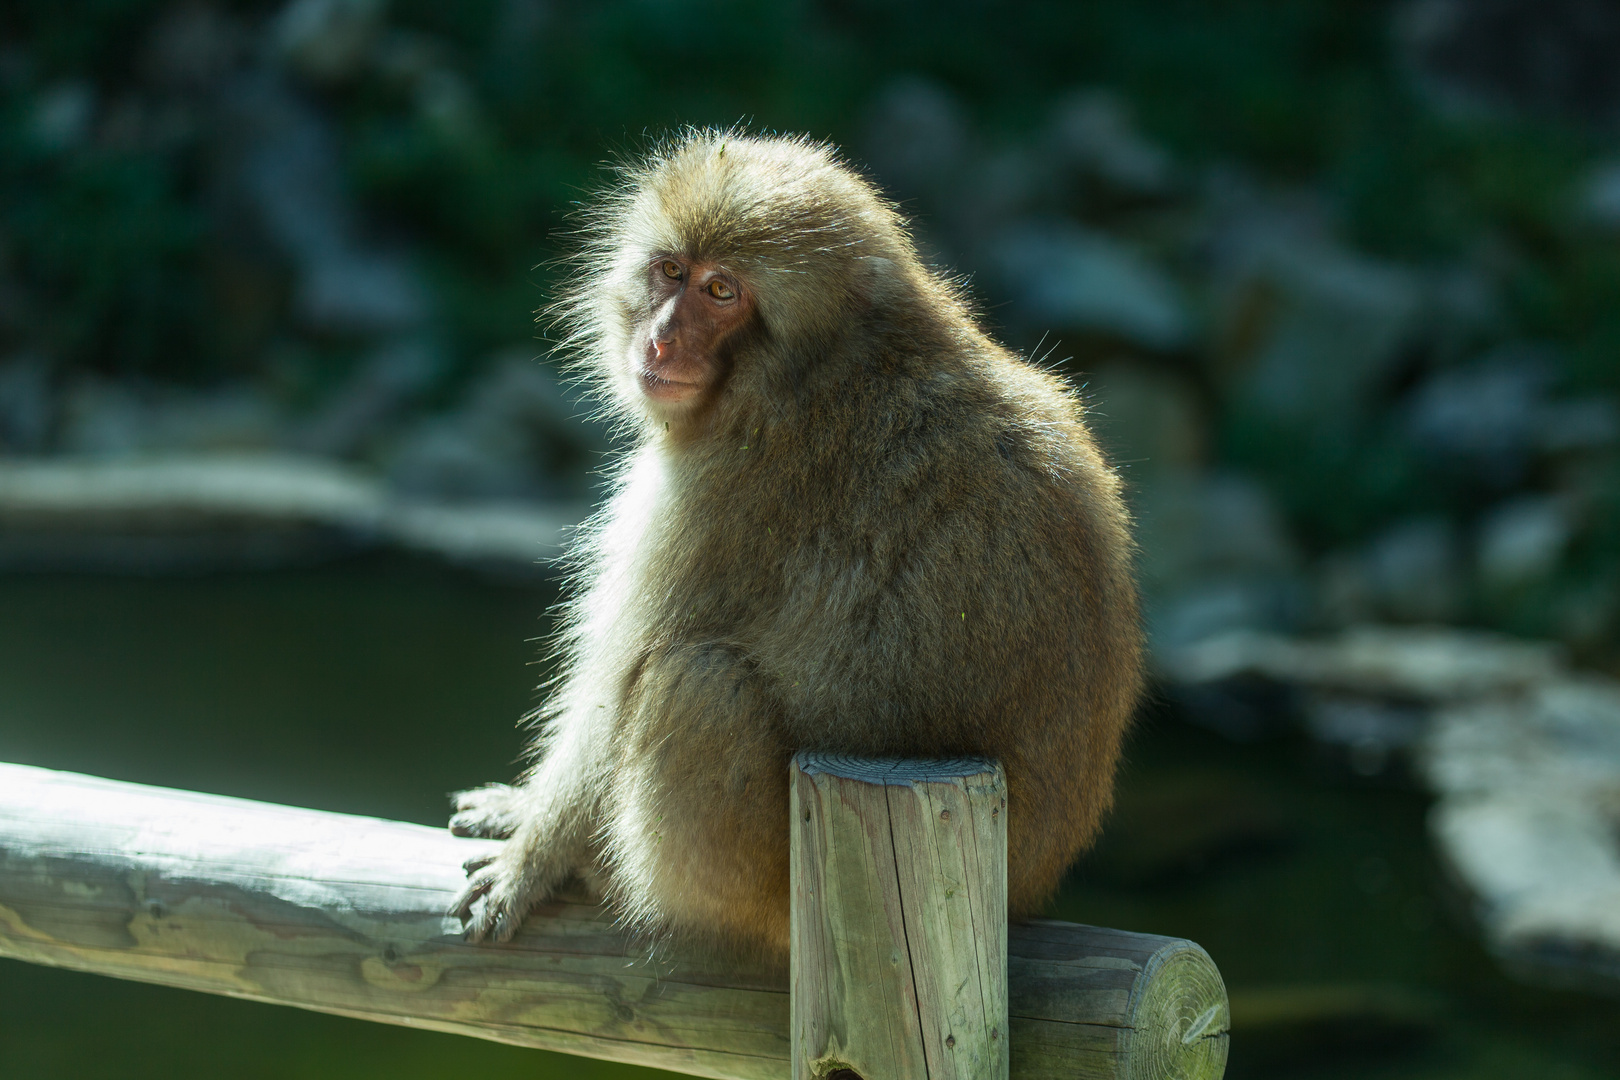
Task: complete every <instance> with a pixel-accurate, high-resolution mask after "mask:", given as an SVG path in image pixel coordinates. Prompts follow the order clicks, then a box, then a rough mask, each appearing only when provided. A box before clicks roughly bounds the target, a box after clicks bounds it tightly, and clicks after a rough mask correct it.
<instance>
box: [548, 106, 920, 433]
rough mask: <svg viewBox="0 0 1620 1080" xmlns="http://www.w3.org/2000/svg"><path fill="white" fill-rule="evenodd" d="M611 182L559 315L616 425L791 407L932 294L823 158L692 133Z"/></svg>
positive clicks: (884, 224)
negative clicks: (833, 363) (844, 356)
mask: <svg viewBox="0 0 1620 1080" xmlns="http://www.w3.org/2000/svg"><path fill="white" fill-rule="evenodd" d="M621 179H622V182H621V184H620V185H619V186H618V187H617V188H615V189H614V190H613V191H611V192H609V193H608V194H607V195H606V197H605V198H604V199H603V200H602V201H601V203H600V204H599V205H598V206H597V207H596V209H595V210H594V211H591V212H588V213H589V216H588V217H587V224H586V228H585V230H584V236H585V241H586V243H585V245H584V250H583V252H582V255H581V258H580V260H579V264H580V270H581V272H580V273H579V274H578V275H577V277H576V280H575V282H574V285H573V287H572V288H571V289H570V290H569V291H568V293H567V294H566V295H565V296H564V297H563V299H562V301H561V302H560V303H559V305H558V314H559V315H560V316H561V321H562V323H563V325H564V326H565V328H566V329H567V331H568V338H567V343H568V344H571V345H573V346H574V348H575V351H576V354H577V355H579V356H580V357H581V358H583V359H584V360H585V361H587V363H588V364H589V366H590V367H591V368H592V369H594V373H595V374H596V375H597V376H599V377H601V378H602V379H603V380H604V381H605V383H606V386H607V387H608V388H609V390H610V391H611V393H610V395H609V396H610V397H611V399H612V401H613V403H614V405H615V406H617V409H618V411H620V412H621V413H622V414H624V415H626V416H629V417H640V418H642V419H643V420H644V421H648V422H651V423H652V424H653V425H654V426H655V427H659V428H664V429H669V428H671V427H673V428H674V429H675V430H676V431H680V430H681V429H683V428H690V427H692V426H693V425H696V424H698V423H700V422H702V421H703V420H704V419H705V418H707V417H712V416H715V415H717V414H720V415H723V414H724V413H725V412H726V411H727V406H728V404H732V403H736V402H754V403H758V402H762V401H766V402H777V403H780V402H786V401H788V400H791V398H792V396H793V394H794V388H795V386H796V385H797V384H799V383H801V382H802V381H803V380H804V379H805V378H806V377H808V376H809V375H811V374H812V373H813V371H814V369H815V368H816V366H817V365H818V364H821V363H824V362H826V360H827V358H828V357H832V356H835V355H837V353H838V345H839V341H840V339H841V338H842V337H843V336H844V335H846V334H849V333H852V332H855V328H856V327H857V326H859V325H861V324H863V323H865V322H867V321H868V319H869V317H870V316H871V315H872V314H873V313H874V312H875V311H881V310H882V309H892V308H893V307H894V306H895V305H903V304H905V303H906V302H907V300H908V298H915V297H916V296H917V295H918V294H919V291H921V290H925V289H927V287H928V284H929V283H930V282H931V281H932V279H931V277H930V276H929V275H927V273H926V271H924V270H923V269H922V267H921V264H920V263H919V262H918V260H917V256H916V253H915V250H914V249H913V247H912V244H911V240H910V238H909V237H908V236H907V234H906V230H905V226H904V225H903V223H902V222H901V220H900V218H899V216H898V214H897V213H896V212H895V210H894V208H893V207H892V206H891V205H890V204H889V203H888V202H886V201H885V200H884V199H883V198H882V197H881V196H880V195H879V194H878V192H877V191H876V189H875V188H873V187H872V185H871V184H870V183H868V182H867V181H866V180H864V179H862V178H861V177H860V176H859V175H858V174H856V173H855V172H854V171H853V170H852V169H850V168H849V167H848V166H846V165H844V164H843V163H842V162H840V161H839V160H838V158H837V156H836V154H835V153H834V151H833V150H832V149H831V148H830V147H828V146H826V145H824V144H820V143H815V142H812V141H810V140H808V139H805V138H761V137H754V136H747V135H743V134H740V133H738V132H736V131H730V132H722V131H712V130H710V131H691V132H687V133H686V134H685V135H683V136H681V137H679V138H677V139H673V140H671V141H670V142H668V143H666V144H664V145H661V146H659V147H658V148H656V149H655V150H654V151H653V152H652V153H651V154H649V155H648V156H647V157H646V158H645V159H644V160H642V161H640V162H638V163H636V164H633V165H629V166H626V167H624V168H623V169H622V170H621Z"/></svg>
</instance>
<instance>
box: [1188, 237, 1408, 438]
mask: <svg viewBox="0 0 1620 1080" xmlns="http://www.w3.org/2000/svg"><path fill="white" fill-rule="evenodd" d="M1233 254H1234V255H1235V256H1236V258H1235V259H1234V260H1233V262H1232V263H1230V264H1228V265H1227V266H1226V267H1224V268H1222V269H1221V270H1220V271H1218V273H1219V275H1220V276H1222V277H1225V278H1226V279H1227V283H1226V284H1225V285H1224V287H1223V288H1222V289H1221V290H1220V292H1221V293H1222V294H1223V301H1222V304H1221V306H1222V309H1223V312H1224V314H1223V315H1222V316H1221V321H1222V322H1223V323H1224V324H1225V325H1226V326H1227V327H1228V330H1227V332H1226V334H1225V336H1226V338H1227V340H1228V342H1229V343H1230V344H1231V346H1233V352H1234V353H1235V355H1234V354H1229V355H1228V356H1227V357H1226V360H1225V366H1226V367H1227V368H1228V369H1229V370H1233V371H1234V372H1239V373H1241V374H1239V375H1237V377H1236V378H1235V385H1236V387H1237V392H1238V393H1240V394H1241V395H1242V396H1243V397H1244V399H1245V401H1247V402H1249V403H1251V404H1252V405H1254V406H1256V407H1258V408H1259V409H1260V410H1261V411H1263V412H1265V413H1267V414H1269V415H1271V416H1274V417H1277V418H1279V419H1281V420H1285V421H1288V422H1292V423H1315V424H1320V425H1326V426H1329V427H1337V426H1342V425H1343V424H1345V423H1346V422H1348V421H1350V420H1353V419H1354V418H1355V417H1356V416H1358V415H1362V414H1364V413H1365V412H1366V411H1367V409H1368V408H1369V407H1370V406H1371V405H1373V404H1374V403H1375V401H1376V397H1377V394H1378V392H1379V391H1380V390H1381V389H1382V387H1383V386H1384V385H1385V383H1386V382H1387V381H1388V379H1389V378H1390V376H1391V374H1392V372H1393V370H1394V368H1395V366H1396V365H1397V363H1398V362H1399V361H1400V359H1401V356H1402V353H1403V350H1404V348H1405V347H1406V346H1408V345H1409V344H1410V343H1411V342H1412V340H1413V337H1414V335H1415V334H1416V332H1417V331H1418V329H1419V326H1420V316H1421V315H1422V313H1423V308H1424V299H1425V296H1424V291H1423V286H1422V282H1421V281H1420V279H1419V278H1418V276H1417V275H1415V274H1414V273H1412V272H1411V271H1409V270H1406V269H1404V268H1401V267H1397V266H1394V265H1391V264H1387V263H1382V262H1378V261H1376V260H1373V259H1369V258H1366V257H1363V256H1360V255H1357V254H1353V253H1352V252H1350V251H1348V250H1346V249H1343V248H1339V247H1336V246H1332V245H1329V244H1323V243H1317V242H1311V241H1303V240H1301V239H1300V238H1298V237H1294V236H1290V235H1288V234H1287V233H1284V232H1275V233H1273V234H1272V236H1271V237H1270V238H1269V239H1268V238H1267V237H1266V236H1265V234H1264V233H1261V234H1259V235H1257V236H1255V237H1253V238H1252V242H1251V243H1250V244H1249V245H1248V250H1239V251H1236V252H1234V253H1233ZM1243 324H1247V325H1243Z"/></svg>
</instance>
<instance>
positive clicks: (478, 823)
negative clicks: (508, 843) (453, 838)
mask: <svg viewBox="0 0 1620 1080" xmlns="http://www.w3.org/2000/svg"><path fill="white" fill-rule="evenodd" d="M450 803H451V805H453V806H454V807H455V808H456V812H455V813H454V814H452V815H450V831H451V832H452V833H454V834H455V835H457V836H481V837H486V838H488V839H491V840H505V839H506V838H507V837H509V836H511V835H512V834H513V833H514V832H516V831H517V827H518V824H519V822H521V821H522V820H523V819H522V815H521V813H520V812H519V807H518V803H519V789H518V788H515V787H512V786H511V785H510V784H485V785H484V786H483V787H476V788H471V789H470V790H467V791H458V792H456V793H455V794H454V795H452V796H450Z"/></svg>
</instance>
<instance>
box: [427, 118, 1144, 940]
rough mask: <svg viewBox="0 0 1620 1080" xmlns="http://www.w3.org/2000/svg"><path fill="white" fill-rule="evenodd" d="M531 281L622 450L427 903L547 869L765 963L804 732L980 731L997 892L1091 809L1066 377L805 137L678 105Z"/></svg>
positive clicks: (1072, 413)
mask: <svg viewBox="0 0 1620 1080" xmlns="http://www.w3.org/2000/svg"><path fill="white" fill-rule="evenodd" d="M587 213H588V215H589V216H588V218H587V219H586V221H585V223H584V224H583V225H582V226H581V229H580V233H581V241H580V243H579V247H578V252H579V253H578V255H577V258H576V270H575V272H574V274H573V275H572V278H571V283H570V284H568V285H567V286H566V287H565V288H564V290H563V293H562V296H561V298H560V299H559V300H557V301H556V303H555V306H554V308H553V315H554V316H555V318H556V319H557V324H558V325H559V326H560V327H561V337H560V340H559V347H560V348H561V349H564V350H567V352H568V354H569V355H571V356H572V357H573V359H572V361H571V362H572V363H573V364H575V365H577V370H580V371H582V372H584V377H585V378H586V379H588V380H589V381H590V384H591V385H592V386H593V387H594V388H595V390H596V392H597V393H598V394H599V396H600V397H601V399H602V400H603V401H604V402H605V408H606V409H607V410H608V411H609V412H611V414H612V415H613V416H614V418H615V419H616V420H617V421H618V422H619V423H621V424H622V425H625V426H626V427H627V428H628V430H629V431H630V433H631V434H632V435H633V438H634V444H633V447H632V448H631V449H629V450H628V451H626V452H625V453H624V455H623V457H622V459H621V460H620V461H619V462H618V463H617V464H616V466H614V467H613V469H612V470H611V483H612V487H611V493H610V495H609V496H608V498H607V500H606V503H605V506H604V507H603V508H602V509H601V510H600V511H599V512H598V513H597V514H596V515H595V516H594V517H593V518H592V519H591V520H590V521H589V522H588V523H587V524H586V526H584V527H583V528H582V532H581V536H580V537H579V538H578V540H577V541H576V546H575V549H574V551H573V553H572V555H571V556H570V558H571V560H572V561H571V563H570V568H571V570H572V573H573V578H572V591H571V593H570V596H571V599H569V600H568V601H566V602H565V605H564V609H563V613H562V616H561V630H560V631H559V632H558V634H557V637H556V640H555V643H554V645H553V651H554V653H555V656H556V658H557V661H558V665H559V666H558V674H557V676H556V677H555V679H554V681H553V682H552V683H551V684H550V686H549V694H548V695H547V697H546V700H545V704H544V705H543V706H541V707H540V709H539V710H538V712H537V715H536V717H535V720H536V725H537V727H538V735H537V737H536V738H535V740H534V745H533V748H532V759H531V760H532V765H531V767H530V768H529V770H528V771H527V773H526V775H525V776H524V778H523V779H521V781H520V782H518V783H517V784H515V785H511V786H508V785H501V784H491V785H488V786H485V787H481V788H475V789H473V790H470V791H465V792H461V793H459V794H458V795H455V796H453V797H452V798H453V801H454V813H453V816H452V819H451V828H452V831H453V832H455V833H456V834H458V835H466V836H484V837H497V838H505V839H506V843H505V844H504V845H502V847H501V848H500V849H499V851H498V853H497V854H495V855H493V856H491V857H488V858H479V859H475V860H470V861H469V862H468V863H467V864H466V871H467V874H468V879H467V883H466V886H465V889H464V891H463V892H462V893H461V895H460V896H459V898H458V899H457V900H456V902H455V904H454V905H453V906H452V908H451V913H452V914H453V915H455V916H458V917H459V919H460V920H461V923H462V925H463V927H464V933H465V936H466V938H467V939H468V940H470V941H473V942H477V941H481V940H485V939H490V940H493V941H505V940H508V939H510V938H511V937H512V935H513V933H514V932H515V931H516V930H517V928H518V925H519V923H520V922H521V920H522V919H523V917H524V915H525V914H526V913H527V912H528V911H529V910H530V909H531V907H532V906H533V905H534V904H536V903H537V902H540V901H542V900H544V899H546V898H547V897H549V896H550V895H552V894H553V893H554V892H555V891H556V890H557V889H558V887H559V886H561V885H562V884H563V883H564V882H566V881H568V880H570V879H575V880H583V881H585V882H587V883H589V884H590V885H592V886H593V887H594V888H596V889H597V890H599V892H600V893H601V895H602V896H603V898H604V899H605V900H606V902H607V903H608V904H609V905H610V906H611V908H612V909H613V910H614V911H615V912H616V913H617V915H618V916H619V918H620V919H621V920H622V921H623V922H624V923H625V924H627V925H628V926H630V927H631V928H633V929H635V930H638V931H644V932H645V933H647V934H648V935H650V936H652V937H653V938H655V939H660V940H687V941H692V942H702V943H708V944H709V945H710V946H712V947H713V948H716V949H720V950H734V951H738V952H742V953H747V954H750V955H755V956H762V957H766V958H774V959H777V960H785V958H786V956H787V953H788V949H789V942H788V938H789V931H788V925H789V921H788V876H789V875H788V845H789V823H788V813H789V811H788V780H789V764H790V761H791V757H792V755H793V754H794V752H796V751H798V750H820V751H834V752H842V753H848V754H857V755H866V756H874V757H923V758H929V757H954V756H959V755H979V756H983V757H987V758H993V759H997V760H999V761H1000V762H1001V763H1002V765H1003V767H1004V769H1005V773H1006V779H1007V790H1008V795H1007V798H1008V809H1007V814H1008V840H1007V843H1008V868H1007V899H1008V909H1009V914H1010V916H1011V917H1013V918H1020V917H1024V916H1028V915H1031V914H1034V913H1036V912H1038V911H1039V909H1040V908H1041V906H1042V904H1043V903H1044V902H1045V901H1046V900H1047V899H1048V898H1049V897H1050V895H1051V894H1052V893H1053V892H1054V891H1055V889H1056V887H1057V884H1058V882H1059V879H1060V878H1061V876H1062V875H1063V873H1064V872H1065V871H1066V869H1067V868H1068V867H1069V865H1070V864H1071V863H1072V862H1073V860H1074V859H1075V858H1076V856H1077V855H1078V854H1079V853H1080V852H1081V851H1082V850H1083V849H1084V848H1085V847H1087V846H1088V844H1089V843H1090V842H1091V841H1092V840H1093V838H1094V836H1095V835H1096V833H1097V831H1098V828H1099V823H1100V821H1101V818H1102V816H1103V814H1104V813H1105V811H1106V810H1107V809H1108V807H1109V805H1110V802H1111V799H1112V787H1113V777H1114V771H1115V766H1116V762H1117V759H1118V757H1119V753H1120V747H1121V741H1122V737H1123V735H1124V733H1125V731H1126V729H1127V726H1128V724H1129V722H1130V720H1131V716H1132V713H1133V711H1134V707H1135V704H1136V700H1137V697H1138V694H1139V692H1140V688H1141V682H1142V659H1141V654H1142V633H1141V629H1140V621H1139V617H1138V601H1137V592H1136V585H1135V579H1134V573H1133V566H1132V564H1133V561H1134V550H1133V547H1132V539H1131V532H1130V521H1129V517H1128V513H1127V510H1126V508H1125V505H1124V502H1123V499H1122V494H1121V482H1120V480H1119V477H1118V476H1117V474H1116V473H1115V471H1114V470H1113V469H1112V468H1111V467H1110V465H1109V464H1108V463H1107V462H1106V461H1105V460H1104V457H1103V455H1102V453H1101V452H1100V450H1099V448H1098V446H1097V444H1096V443H1095V442H1094V441H1093V439H1092V437H1091V435H1090V434H1089V433H1088V430H1087V427H1086V422H1085V416H1084V411H1085V410H1084V407H1083V403H1082V401H1081V399H1080V398H1079V396H1078V395H1077V394H1076V392H1075V391H1074V390H1073V389H1072V388H1071V387H1070V386H1069V385H1068V384H1067V383H1066V382H1064V381H1063V380H1062V379H1060V378H1059V377H1058V376H1056V375H1055V374H1053V373H1051V372H1049V371H1046V370H1042V369H1040V368H1038V367H1037V366H1036V365H1034V364H1033V363H1031V362H1029V361H1027V360H1025V359H1024V358H1021V357H1020V356H1018V355H1016V354H1014V353H1013V352H1011V351H1009V350H1008V349H1006V348H1004V347H1003V346H1001V345H999V344H997V343H996V342H995V341H993V340H992V339H991V337H990V336H988V335H987V333H986V332H985V331H984V330H983V329H981V327H980V324H979V322H978V321H977V318H976V316H975V314H974V312H973V311H972V309H971V308H970V306H969V301H968V299H967V297H966V292H965V289H964V288H963V287H962V286H961V285H960V283H957V282H953V281H952V280H949V279H947V278H946V277H944V276H943V275H941V274H940V273H937V272H935V271H934V270H932V269H930V268H929V267H927V266H925V265H924V263H923V262H922V260H921V258H920V257H919V255H918V253H917V250H916V248H915V246H914V244H913V241H912V239H911V235H910V232H909V226H908V224H907V223H906V222H905V220H904V219H903V218H902V216H901V214H900V212H899V210H898V208H897V207H896V206H895V205H894V204H893V203H891V202H890V201H888V200H887V199H886V198H885V197H884V196H883V195H882V194H881V193H880V192H879V191H878V189H877V188H876V186H875V185H874V184H873V183H871V182H870V181H868V180H867V179H866V178H864V177H863V176H862V175H860V173H859V172H858V171H857V170H856V169H855V168H854V167H853V166H852V165H850V164H848V163H847V162H846V161H845V159H844V158H843V157H842V156H841V155H840V154H839V153H838V151H837V150H836V149H835V148H834V147H832V146H831V145H829V144H826V143H822V142H817V141H814V140H811V139H810V138H808V137H803V136H800V137H777V136H769V137H768V136H763V135H752V134H749V133H747V132H744V131H741V130H737V129H732V130H719V129H704V130H698V129H691V130H687V131H686V132H684V133H682V134H680V135H677V136H672V137H669V138H667V139H666V140H665V141H664V142H662V143H660V144H658V145H656V146H654V147H653V148H652V149H651V150H650V151H649V152H648V153H647V154H646V156H645V158H644V159H641V160H638V161H630V162H626V163H621V165H620V167H619V179H618V183H617V184H615V185H612V186H611V187H610V188H609V190H608V191H607V192H606V193H605V194H604V195H603V197H602V198H601V200H600V201H599V202H598V203H597V204H595V206H594V208H593V209H591V210H589V211H587Z"/></svg>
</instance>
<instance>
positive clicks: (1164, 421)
mask: <svg viewBox="0 0 1620 1080" xmlns="http://www.w3.org/2000/svg"><path fill="white" fill-rule="evenodd" d="M1083 378H1084V381H1085V387H1086V389H1085V396H1086V400H1087V409H1086V421H1087V423H1089V424H1090V425H1091V431H1092V433H1093V434H1094V435H1096V436H1097V438H1098V440H1099V441H1100V442H1101V443H1102V444H1103V446H1104V447H1105V448H1106V450H1107V452H1108V458H1109V460H1110V461H1111V462H1113V464H1114V465H1115V467H1117V468H1120V469H1123V470H1124V474H1125V476H1126V478H1127V480H1128V481H1129V483H1130V484H1131V486H1133V487H1139V486H1141V485H1142V484H1144V483H1149V482H1151V480H1152V478H1154V477H1157V476H1163V475H1166V474H1170V473H1175V474H1179V475H1189V474H1192V473H1195V472H1197V471H1199V470H1200V469H1202V468H1203V467H1204V466H1205V465H1207V464H1208V463H1209V456H1210V446H1209V442H1210V430H1209V429H1210V419H1209V409H1208V407H1207V406H1206V405H1205V404H1204V402H1203V400H1202V399H1201V397H1200V396H1199V394H1198V392H1197V390H1196V389H1195V388H1194V387H1193V386H1192V384H1191V382H1190V380H1188V379H1187V378H1186V377H1184V376H1183V375H1181V374H1179V373H1177V372H1176V371H1173V370H1170V369H1167V368H1163V367H1158V366H1155V365H1151V364H1145V363H1142V362H1140V361H1132V360H1126V359H1119V360H1113V361H1107V362H1105V363H1102V364H1099V365H1097V366H1096V368H1094V369H1093V370H1092V371H1089V372H1086V373H1085V375H1084V376H1083Z"/></svg>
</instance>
